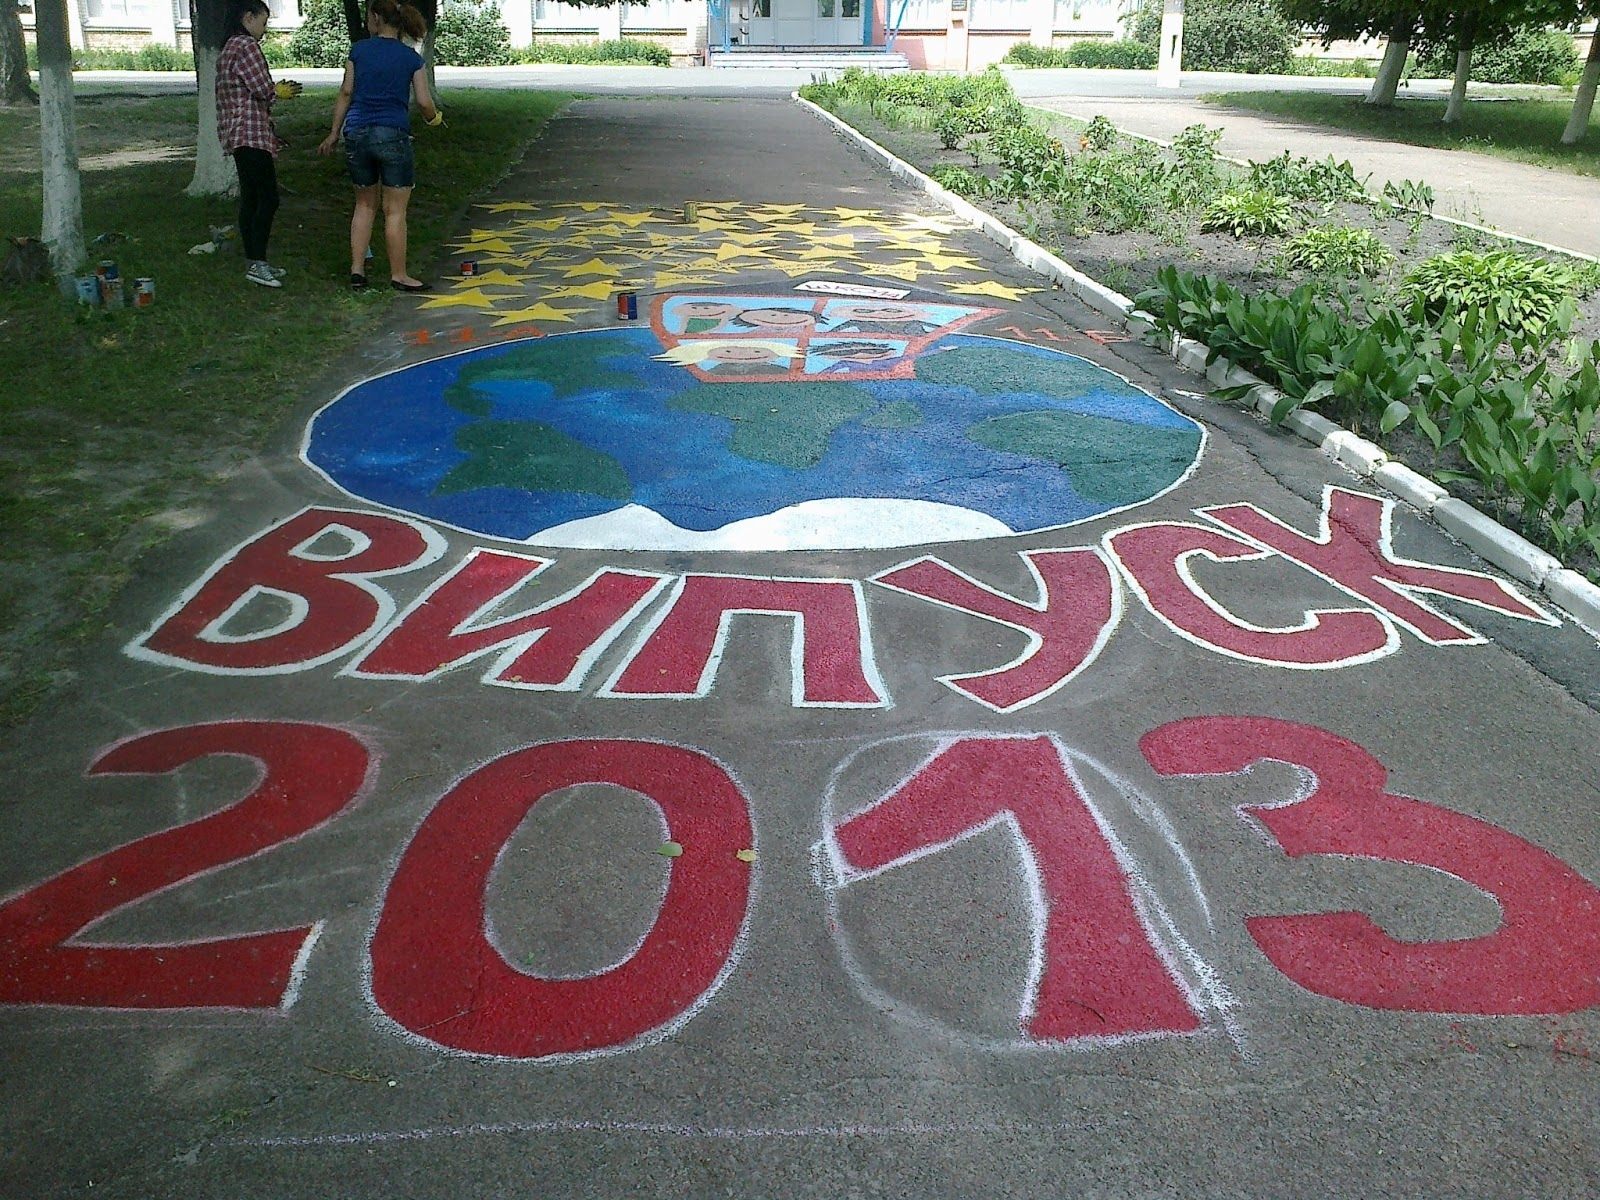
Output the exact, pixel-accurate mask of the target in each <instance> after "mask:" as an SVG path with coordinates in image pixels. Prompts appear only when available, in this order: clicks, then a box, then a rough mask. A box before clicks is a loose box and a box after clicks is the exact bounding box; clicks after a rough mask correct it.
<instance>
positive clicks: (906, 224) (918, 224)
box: [900, 213, 956, 233]
mask: <svg viewBox="0 0 1600 1200" xmlns="http://www.w3.org/2000/svg"><path fill="white" fill-rule="evenodd" d="M900 225H901V227H902V228H906V229H926V230H928V231H929V232H930V233H954V232H955V228H956V227H955V226H954V225H952V224H951V223H950V222H949V221H941V220H940V219H939V218H938V217H920V216H918V215H917V214H915V213H906V214H905V215H903V216H902V217H901V218H900Z"/></svg>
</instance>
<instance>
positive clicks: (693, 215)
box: [683, 200, 700, 225]
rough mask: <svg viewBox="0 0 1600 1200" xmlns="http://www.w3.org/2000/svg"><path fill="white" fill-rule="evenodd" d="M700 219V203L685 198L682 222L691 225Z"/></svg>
mask: <svg viewBox="0 0 1600 1200" xmlns="http://www.w3.org/2000/svg"><path fill="white" fill-rule="evenodd" d="M699 220H700V205H699V204H697V203H696V202H695V201H693V200H686V201H685V202H684V205H683V223H684V224H685V225H693V224H695V223H696V222H697V221H699Z"/></svg>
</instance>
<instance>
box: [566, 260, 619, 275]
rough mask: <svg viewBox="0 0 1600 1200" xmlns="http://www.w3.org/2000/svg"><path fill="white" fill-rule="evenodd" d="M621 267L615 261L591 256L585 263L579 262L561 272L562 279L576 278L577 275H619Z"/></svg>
mask: <svg viewBox="0 0 1600 1200" xmlns="http://www.w3.org/2000/svg"><path fill="white" fill-rule="evenodd" d="M620 274H622V267H621V266H619V265H617V264H616V263H608V262H605V261H603V260H602V259H598V258H591V259H590V260H589V261H588V262H586V263H579V264H578V265H577V266H575V267H571V268H569V269H568V270H566V271H564V272H562V275H561V277H562V278H563V279H576V278H577V277H578V276H579V275H611V276H615V275H620Z"/></svg>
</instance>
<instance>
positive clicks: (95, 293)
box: [74, 275, 100, 308]
mask: <svg viewBox="0 0 1600 1200" xmlns="http://www.w3.org/2000/svg"><path fill="white" fill-rule="evenodd" d="M74 282H75V283H76V284H77V288H78V303H79V304H87V305H88V306H89V307H90V308H93V307H95V305H97V304H99V303H100V279H99V277H98V276H96V275H80V276H79V277H78V278H77V279H76V280H75V281H74Z"/></svg>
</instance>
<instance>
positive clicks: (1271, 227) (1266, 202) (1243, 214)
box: [1200, 189, 1294, 238]
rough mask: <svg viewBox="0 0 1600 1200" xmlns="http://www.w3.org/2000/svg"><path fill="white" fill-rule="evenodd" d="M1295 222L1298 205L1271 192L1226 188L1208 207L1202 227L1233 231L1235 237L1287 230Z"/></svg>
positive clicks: (1201, 223) (1212, 229)
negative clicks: (1295, 208)
mask: <svg viewBox="0 0 1600 1200" xmlns="http://www.w3.org/2000/svg"><path fill="white" fill-rule="evenodd" d="M1293 222H1294V205H1293V203H1291V202H1290V201H1289V200H1288V199H1286V198H1285V197H1283V196H1276V195H1274V194H1273V193H1271V192H1263V191H1254V190H1249V189H1245V190H1241V191H1234V192H1224V193H1223V194H1222V195H1220V196H1218V197H1217V198H1216V199H1215V200H1213V201H1212V202H1211V204H1210V205H1209V206H1208V207H1207V208H1206V211H1205V215H1204V216H1203V217H1202V218H1201V220H1200V228H1201V229H1203V230H1206V231H1220V232H1223V233H1231V234H1232V235H1233V236H1234V237H1236V238H1237V237H1271V236H1274V235H1276V234H1280V233H1285V232H1287V231H1288V229H1289V226H1290V225H1291V224H1293Z"/></svg>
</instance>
